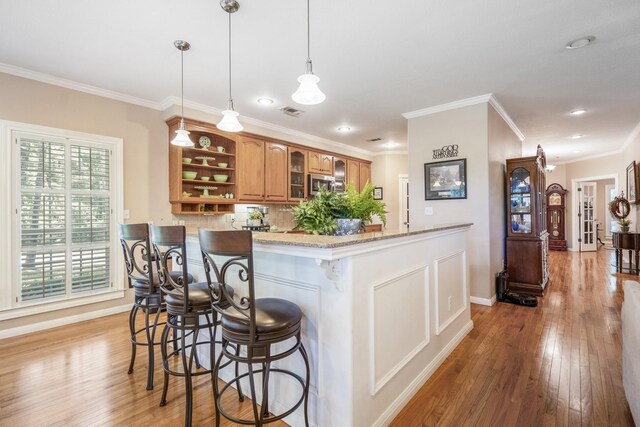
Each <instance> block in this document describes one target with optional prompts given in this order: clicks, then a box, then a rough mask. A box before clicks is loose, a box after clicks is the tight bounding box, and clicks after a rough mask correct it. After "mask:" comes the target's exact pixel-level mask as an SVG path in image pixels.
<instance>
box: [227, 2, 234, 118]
mask: <svg viewBox="0 0 640 427" xmlns="http://www.w3.org/2000/svg"><path fill="white" fill-rule="evenodd" d="M227 13H228V14H229V106H228V108H229V110H233V98H231V13H229V12H227Z"/></svg>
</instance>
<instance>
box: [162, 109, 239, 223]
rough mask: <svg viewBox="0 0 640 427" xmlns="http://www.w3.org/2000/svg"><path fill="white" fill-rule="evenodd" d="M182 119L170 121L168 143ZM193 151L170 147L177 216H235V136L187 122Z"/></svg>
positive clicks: (171, 193) (173, 204) (171, 197)
mask: <svg viewBox="0 0 640 427" xmlns="http://www.w3.org/2000/svg"><path fill="white" fill-rule="evenodd" d="M179 123H180V119H179V118H173V119H171V120H169V121H167V125H168V126H169V140H171V139H173V138H174V136H175V131H176V129H178V127H179ZM184 124H185V129H186V130H188V131H189V132H190V135H189V136H190V138H191V140H192V141H193V142H194V144H195V145H194V146H193V147H179V146H176V145H172V144H171V143H169V202H170V203H171V212H172V213H174V214H180V215H186V214H205V213H214V214H215V213H226V212H233V203H235V202H236V199H235V192H236V184H235V181H236V176H237V173H236V136H235V135H233V134H229V133H226V132H222V131H220V130H218V129H217V128H216V127H215V125H212V124H209V123H203V122H197V121H194V120H185V121H184Z"/></svg>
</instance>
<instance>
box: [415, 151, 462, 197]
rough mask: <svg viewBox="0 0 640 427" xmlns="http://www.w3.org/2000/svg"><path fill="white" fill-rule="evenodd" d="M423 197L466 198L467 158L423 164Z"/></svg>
mask: <svg viewBox="0 0 640 427" xmlns="http://www.w3.org/2000/svg"><path fill="white" fill-rule="evenodd" d="M424 190H425V191H424V193H425V196H424V199H425V200H450V199H466V198H467V159H458V160H446V161H442V162H432V163H425V164H424Z"/></svg>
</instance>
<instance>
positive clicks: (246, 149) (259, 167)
mask: <svg viewBox="0 0 640 427" xmlns="http://www.w3.org/2000/svg"><path fill="white" fill-rule="evenodd" d="M237 154H238V162H237V163H238V171H239V173H238V200H239V201H261V200H264V193H265V192H264V190H265V185H264V183H265V142H264V141H262V140H260V139H256V138H252V137H245V136H241V137H238V141H237ZM285 164H286V163H285Z"/></svg>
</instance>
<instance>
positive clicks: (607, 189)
mask: <svg viewBox="0 0 640 427" xmlns="http://www.w3.org/2000/svg"><path fill="white" fill-rule="evenodd" d="M616 194H617V191H616V186H615V185H614V184H607V185H605V186H604V217H605V222H604V238H605V239H606V240H611V236H612V234H611V233H612V232H613V231H615V229H616V228H615V227H616V220H615V219H613V218H611V212H609V203H611V202H612V201H613V199H615V198H616Z"/></svg>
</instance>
